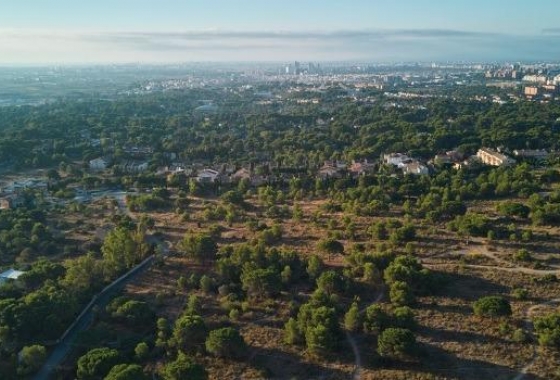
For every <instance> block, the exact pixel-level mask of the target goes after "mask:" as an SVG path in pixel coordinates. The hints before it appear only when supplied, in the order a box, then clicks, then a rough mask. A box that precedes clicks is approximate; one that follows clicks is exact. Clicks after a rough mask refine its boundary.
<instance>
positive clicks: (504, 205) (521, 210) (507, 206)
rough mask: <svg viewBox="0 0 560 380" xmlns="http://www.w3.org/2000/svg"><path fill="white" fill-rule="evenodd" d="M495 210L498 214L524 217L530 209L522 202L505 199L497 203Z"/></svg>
mask: <svg viewBox="0 0 560 380" xmlns="http://www.w3.org/2000/svg"><path fill="white" fill-rule="evenodd" d="M497 210H498V212H499V213H500V214H502V215H505V216H518V217H520V218H526V217H528V216H529V213H530V212H531V209H530V208H529V207H527V206H525V205H524V204H523V203H519V202H511V201H505V202H501V203H499V204H498V207H497Z"/></svg>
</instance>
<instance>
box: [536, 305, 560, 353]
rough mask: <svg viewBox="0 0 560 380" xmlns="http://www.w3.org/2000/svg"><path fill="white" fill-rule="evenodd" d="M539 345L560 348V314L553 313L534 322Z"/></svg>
mask: <svg viewBox="0 0 560 380" xmlns="http://www.w3.org/2000/svg"><path fill="white" fill-rule="evenodd" d="M533 325H534V326H535V332H536V333H537V336H538V339H539V344H540V345H541V346H549V347H556V348H560V313H551V314H547V315H545V316H542V317H538V318H535V320H534V321H533Z"/></svg>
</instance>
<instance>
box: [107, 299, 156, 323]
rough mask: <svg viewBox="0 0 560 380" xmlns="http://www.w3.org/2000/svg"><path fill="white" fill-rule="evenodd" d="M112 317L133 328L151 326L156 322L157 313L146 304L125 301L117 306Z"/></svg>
mask: <svg viewBox="0 0 560 380" xmlns="http://www.w3.org/2000/svg"><path fill="white" fill-rule="evenodd" d="M111 316H112V317H113V318H116V319H118V320H120V321H123V322H126V323H128V324H130V325H131V326H137V327H138V326H149V325H151V324H152V323H153V322H154V319H155V313H154V311H153V310H152V309H151V308H150V305H148V304H147V303H146V302H141V301H136V300H125V302H124V303H122V304H120V305H117V306H116V309H115V310H114V311H113V312H112V314H111Z"/></svg>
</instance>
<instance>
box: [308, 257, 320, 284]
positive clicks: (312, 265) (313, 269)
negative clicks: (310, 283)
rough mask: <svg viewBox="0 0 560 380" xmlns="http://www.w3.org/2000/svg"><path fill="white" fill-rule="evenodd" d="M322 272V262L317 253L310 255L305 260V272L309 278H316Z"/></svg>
mask: <svg viewBox="0 0 560 380" xmlns="http://www.w3.org/2000/svg"><path fill="white" fill-rule="evenodd" d="M322 272H323V262H322V261H321V258H320V257H319V256H317V255H313V256H311V257H310V258H309V259H308V261H307V274H308V275H309V277H310V278H311V279H316V278H317V277H319V275H320V274H321V273H322Z"/></svg>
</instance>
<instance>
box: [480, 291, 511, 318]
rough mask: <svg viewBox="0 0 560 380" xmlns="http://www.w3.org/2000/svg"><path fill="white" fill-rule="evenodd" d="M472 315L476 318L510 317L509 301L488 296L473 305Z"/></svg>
mask: <svg viewBox="0 0 560 380" xmlns="http://www.w3.org/2000/svg"><path fill="white" fill-rule="evenodd" d="M473 310H474V314H475V315H478V316H488V317H500V316H508V315H511V306H510V304H509V301H508V300H506V299H505V298H503V297H500V296H488V297H482V298H480V299H478V300H477V301H476V302H475V303H474V304H473Z"/></svg>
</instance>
